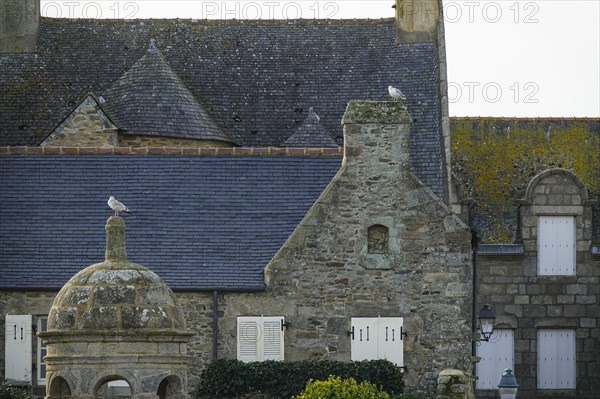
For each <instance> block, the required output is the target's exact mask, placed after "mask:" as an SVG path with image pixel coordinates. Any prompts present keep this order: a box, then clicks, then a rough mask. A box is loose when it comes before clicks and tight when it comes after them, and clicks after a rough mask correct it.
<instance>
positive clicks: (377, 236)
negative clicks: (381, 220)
mask: <svg viewBox="0 0 600 399" xmlns="http://www.w3.org/2000/svg"><path fill="white" fill-rule="evenodd" d="M366 238H367V245H366V248H365V247H363V250H362V251H364V252H362V255H361V257H360V264H361V266H362V267H364V268H365V269H375V270H388V269H391V268H392V267H393V265H394V256H393V254H392V251H390V230H389V229H388V228H387V227H386V226H384V225H382V224H374V225H372V226H370V227H369V228H367V237H366ZM363 242H364V241H363Z"/></svg>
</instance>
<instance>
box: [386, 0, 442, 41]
mask: <svg viewBox="0 0 600 399" xmlns="http://www.w3.org/2000/svg"><path fill="white" fill-rule="evenodd" d="M440 8H441V1H440V0H396V43H398V44H401V43H434V42H435V41H436V37H437V35H438V22H439V19H440V16H441V12H440Z"/></svg>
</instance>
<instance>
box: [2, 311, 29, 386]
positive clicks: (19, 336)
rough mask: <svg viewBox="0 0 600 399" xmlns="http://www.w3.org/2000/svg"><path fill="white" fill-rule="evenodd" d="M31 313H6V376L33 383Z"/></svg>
mask: <svg viewBox="0 0 600 399" xmlns="http://www.w3.org/2000/svg"><path fill="white" fill-rule="evenodd" d="M31 322H32V318H31V315H6V321H5V330H4V331H5V336H4V338H5V356H6V359H5V376H4V377H5V378H6V379H7V380H11V381H15V382H19V383H28V384H31V368H32V364H33V362H32V357H31V356H32V345H31V338H32V334H33V331H32V329H31Z"/></svg>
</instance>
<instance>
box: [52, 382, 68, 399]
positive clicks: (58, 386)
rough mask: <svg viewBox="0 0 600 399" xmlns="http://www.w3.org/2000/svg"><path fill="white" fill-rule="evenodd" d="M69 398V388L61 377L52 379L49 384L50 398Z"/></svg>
mask: <svg viewBox="0 0 600 399" xmlns="http://www.w3.org/2000/svg"><path fill="white" fill-rule="evenodd" d="M69 396H71V387H70V386H69V383H68V382H67V380H65V379H64V378H62V377H54V378H53V379H52V382H51V383H50V398H52V399H54V398H67V397H69Z"/></svg>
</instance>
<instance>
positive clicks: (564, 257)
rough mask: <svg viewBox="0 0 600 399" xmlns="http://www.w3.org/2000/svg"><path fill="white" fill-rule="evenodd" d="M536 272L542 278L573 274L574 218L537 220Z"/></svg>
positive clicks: (551, 217)
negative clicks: (537, 271)
mask: <svg viewBox="0 0 600 399" xmlns="http://www.w3.org/2000/svg"><path fill="white" fill-rule="evenodd" d="M538 270H539V275H542V276H557V275H574V274H575V217H573V216H540V217H539V218H538Z"/></svg>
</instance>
